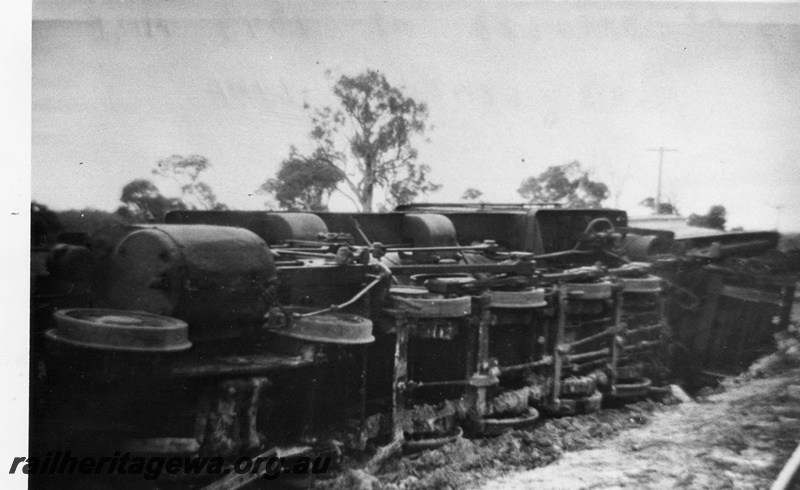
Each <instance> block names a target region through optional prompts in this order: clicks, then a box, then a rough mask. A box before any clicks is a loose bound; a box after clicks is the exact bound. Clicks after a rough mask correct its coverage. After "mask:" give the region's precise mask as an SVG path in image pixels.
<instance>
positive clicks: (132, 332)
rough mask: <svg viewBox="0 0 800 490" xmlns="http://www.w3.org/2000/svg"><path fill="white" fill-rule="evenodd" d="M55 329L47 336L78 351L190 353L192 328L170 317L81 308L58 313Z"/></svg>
mask: <svg viewBox="0 0 800 490" xmlns="http://www.w3.org/2000/svg"><path fill="white" fill-rule="evenodd" d="M53 316H54V317H55V320H56V325H57V326H56V328H55V329H53V330H48V331H47V332H46V336H47V337H48V338H49V339H51V340H53V341H56V342H60V343H65V344H69V345H73V346H77V347H86V348H91V349H98V350H106V351H124V352H176V351H183V350H186V349H189V348H190V347H191V346H192V343H191V342H189V326H188V325H187V324H186V322H184V321H182V320H178V319H177V318H171V317H167V316H160V315H153V314H150V313H144V312H135V311H127V310H107V309H99V308H79V309H71V310H59V311H56V312H55V313H54V314H53Z"/></svg>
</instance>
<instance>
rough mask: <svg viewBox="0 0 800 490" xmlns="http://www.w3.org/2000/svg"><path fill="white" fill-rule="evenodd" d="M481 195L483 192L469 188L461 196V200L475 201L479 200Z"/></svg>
mask: <svg viewBox="0 0 800 490" xmlns="http://www.w3.org/2000/svg"><path fill="white" fill-rule="evenodd" d="M482 195H483V191H481V190H480V189H476V188H474V187H470V188H468V189H467V190H465V191H464V194H462V195H461V199H462V200H463V201H475V200H477V199H480V197H481V196H482Z"/></svg>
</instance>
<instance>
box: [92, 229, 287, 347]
mask: <svg viewBox="0 0 800 490" xmlns="http://www.w3.org/2000/svg"><path fill="white" fill-rule="evenodd" d="M276 279H277V270H276V268H275V264H274V261H273V258H272V253H271V252H270V251H269V248H268V247H267V244H266V243H265V242H264V241H263V240H262V239H260V238H259V237H258V236H257V235H255V234H254V233H252V232H250V231H248V230H245V229H242V228H233V227H224V226H210V225H148V226H139V227H136V228H134V230H133V231H132V232H131V233H129V234H128V235H127V236H125V237H124V238H122V240H121V241H120V242H119V243H118V244H117V246H116V248H115V249H114V252H113V253H112V256H111V259H110V264H109V267H108V275H107V277H106V280H105V281H104V285H103V287H102V290H101V291H98V293H99V294H98V299H99V303H100V306H103V307H107V308H116V309H123V310H138V311H145V312H148V313H154V314H157V315H165V316H171V317H174V318H179V319H181V320H184V321H185V322H187V323H188V324H189V337H190V339H191V340H192V341H198V340H212V339H223V338H231V337H236V336H238V335H241V334H242V333H243V332H245V331H247V330H248V329H249V328H250V327H252V326H253V325H254V324H255V323H258V322H261V321H262V319H263V317H264V315H265V313H266V312H267V310H268V308H269V304H268V302H269V300H268V295H267V294H266V288H267V287H268V286H269V285H270V284H271V283H273V282H274V281H275V280H276Z"/></svg>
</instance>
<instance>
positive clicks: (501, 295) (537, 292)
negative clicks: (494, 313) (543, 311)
mask: <svg viewBox="0 0 800 490" xmlns="http://www.w3.org/2000/svg"><path fill="white" fill-rule="evenodd" d="M488 294H489V297H490V298H491V300H490V303H489V307H490V308H514V309H518V308H541V307H542V306H547V301H546V300H545V299H544V289H539V288H536V289H525V290H523V291H489V292H488Z"/></svg>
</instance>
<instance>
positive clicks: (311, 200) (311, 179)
mask: <svg viewBox="0 0 800 490" xmlns="http://www.w3.org/2000/svg"><path fill="white" fill-rule="evenodd" d="M343 178H344V176H343V174H342V171H341V170H339V169H338V168H336V167H334V166H332V165H329V164H327V163H324V162H322V161H320V160H319V159H316V158H308V157H303V156H301V155H300V154H298V152H297V149H296V148H294V147H292V150H291V153H290V155H289V158H287V159H286V160H284V161H283V162H281V168H280V170H278V173H277V175H276V176H275V178H274V179H269V180H267V181H266V182H264V183H263V184H262V185H261V188H260V190H261V191H264V192H268V193H271V194H273V195H274V196H275V199H276V200H277V201H278V204H279V205H280V206H281V207H282V208H283V209H286V210H288V211H302V210H308V211H327V210H328V199H329V198H330V195H331V193H332V192H333V191H334V190H336V186H337V185H338V184H339V182H341V181H342V179H343Z"/></svg>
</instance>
